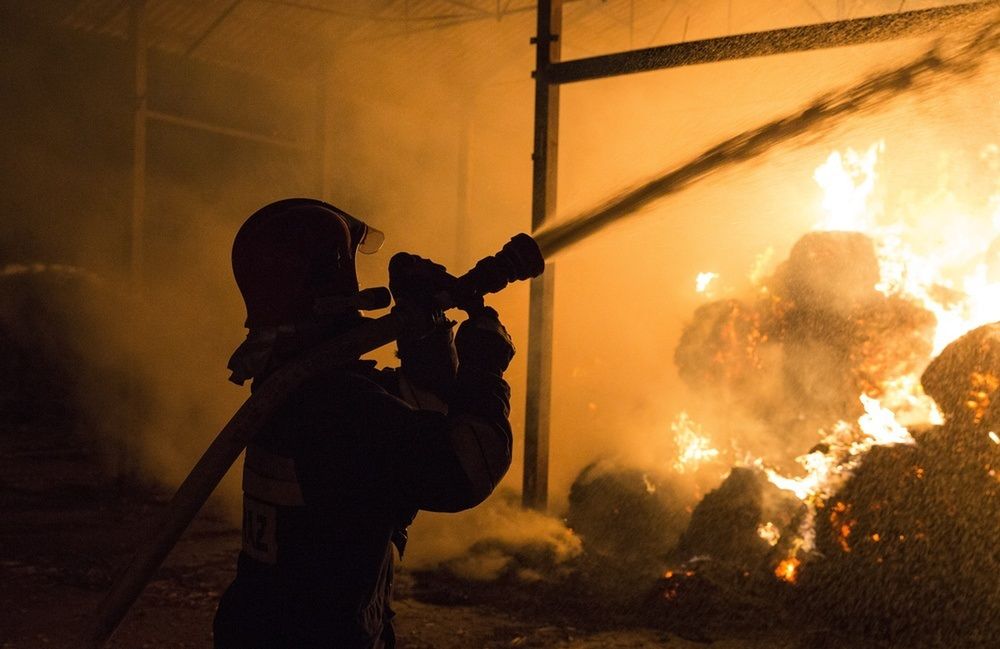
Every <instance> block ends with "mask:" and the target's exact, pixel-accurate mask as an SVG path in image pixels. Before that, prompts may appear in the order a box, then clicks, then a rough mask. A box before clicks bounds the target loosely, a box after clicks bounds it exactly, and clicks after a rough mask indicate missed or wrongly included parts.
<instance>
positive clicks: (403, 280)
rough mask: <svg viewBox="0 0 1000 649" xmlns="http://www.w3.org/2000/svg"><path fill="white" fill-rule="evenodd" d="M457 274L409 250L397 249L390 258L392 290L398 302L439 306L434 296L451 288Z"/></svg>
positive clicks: (425, 307)
mask: <svg viewBox="0 0 1000 649" xmlns="http://www.w3.org/2000/svg"><path fill="white" fill-rule="evenodd" d="M454 285H455V277H454V276H453V275H451V274H450V273H449V272H448V269H447V268H445V267H444V266H442V265H441V264H438V263H436V262H433V261H431V260H430V259H425V258H423V257H418V256H417V255H411V254H410V253H408V252H397V253H396V254H395V255H393V256H392V259H390V260H389V290H390V291H392V297H393V298H394V299H395V300H396V303H397V304H401V305H405V306H407V307H410V308H413V307H416V308H422V309H427V310H434V309H438V307H437V306H435V304H434V296H435V295H437V294H438V293H441V292H442V291H444V292H448V291H450V290H451V289H452V287H453V286H454Z"/></svg>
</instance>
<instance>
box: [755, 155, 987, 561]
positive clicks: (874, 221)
mask: <svg viewBox="0 0 1000 649" xmlns="http://www.w3.org/2000/svg"><path fill="white" fill-rule="evenodd" d="M884 151H885V142H884V141H882V140H879V141H877V142H875V143H873V144H872V145H870V146H869V147H868V148H867V149H865V150H864V151H863V152H858V151H855V150H853V149H847V150H846V151H844V152H843V153H841V152H838V151H834V152H833V153H831V154H830V155H829V157H828V158H827V159H826V161H825V162H823V163H822V164H821V165H820V166H819V167H817V169H816V171H815V173H814V175H813V177H814V179H815V180H816V181H817V183H819V185H820V186H821V187H822V189H823V191H824V196H823V200H822V205H823V207H824V209H825V210H826V212H827V214H826V215H825V216H824V217H823V218H822V219H820V220H819V221H818V222H817V223H816V225H815V227H814V229H817V230H849V231H860V232H864V233H865V234H867V235H869V236H871V237H872V239H873V240H874V241H875V245H876V253H877V255H878V261H879V269H880V280H879V283H878V284H877V285H876V287H875V288H876V289H877V290H879V291H881V292H882V293H883V294H885V295H887V296H888V295H897V296H899V297H902V298H904V299H908V300H912V301H914V302H916V303H917V304H920V305H921V306H923V307H924V308H926V309H928V310H929V311H931V312H932V313H933V314H934V315H935V316H936V318H937V327H936V330H935V334H934V352H933V353H934V354H938V353H940V351H941V350H942V349H943V348H944V347H945V346H946V345H947V344H948V343H950V342H952V341H953V340H955V339H956V338H958V337H959V336H961V335H963V334H965V333H966V332H968V331H970V330H972V329H974V328H976V327H978V326H981V325H983V324H986V323H988V322H994V321H997V320H1000V272H997V271H1000V252H996V250H993V249H992V248H1000V236H998V235H1000V147H998V146H997V145H995V144H990V145H988V146H986V147H984V148H983V150H982V152H981V154H980V157H981V159H982V160H983V161H985V162H986V163H987V166H988V168H989V170H990V171H991V172H992V173H995V174H997V176H996V184H995V186H996V188H997V191H996V192H995V193H994V194H993V195H992V196H991V197H990V199H989V200H988V201H986V203H985V210H986V211H985V212H979V213H976V211H975V210H974V209H971V208H968V207H965V206H964V205H963V203H962V202H961V201H959V200H958V199H957V198H956V197H955V196H954V195H952V194H951V193H950V192H948V191H945V190H939V191H936V192H932V193H931V195H930V198H929V199H926V200H923V201H916V202H914V201H911V202H910V204H908V205H907V206H906V207H907V211H906V212H905V213H901V214H898V215H894V216H895V217H896V218H895V219H894V220H893V219H891V218H890V219H888V220H889V221H890V222H889V223H888V224H885V223H884V221H886V218H884V217H886V214H885V213H884V207H883V206H882V205H873V204H872V198H873V196H874V195H875V190H876V181H877V180H878V162H879V157H880V156H881V155H882V154H883V153H884ZM890 216H892V215H890ZM942 223H944V224H947V227H948V235H947V236H942V234H941V224H942ZM991 247H992V248H991ZM991 255H992V258H991ZM991 262H992V263H994V264H995V265H996V266H997V267H996V268H993V269H991V267H990V263H991ZM991 270H992V271H993V273H994V274H995V277H994V275H991ZM998 387H1000V377H996V376H993V375H992V374H988V373H978V374H974V375H973V376H971V377H970V390H969V393H968V398H967V404H966V405H967V406H968V408H969V409H970V410H972V411H973V414H974V417H975V418H976V419H977V421H978V419H980V418H981V417H982V416H983V413H985V412H986V409H987V408H988V407H989V405H990V402H989V399H990V394H992V393H993V392H994V391H995V390H996V389H997V388H998ZM873 394H877V395H878V396H879V398H878V399H876V398H874V396H871V395H869V394H862V395H860V397H859V398H860V400H861V404H862V406H863V407H864V411H865V412H864V414H863V415H862V416H861V417H859V418H858V421H857V423H856V424H855V425H852V424H849V423H847V422H844V421H840V422H837V423H836V424H835V425H833V426H832V428H831V429H830V430H829V431H828V432H824V431H821V436H822V442H821V444H820V446H819V447H818V448H819V449H821V450H815V451H813V452H811V453H808V454H806V455H803V456H801V457H799V458H796V461H797V462H798V463H799V464H800V465H801V466H802V467H803V469H804V475H802V476H799V477H786V476H783V475H781V474H779V473H777V472H776V471H774V470H773V469H770V468H767V467H764V466H763V464H762V463H761V462H760V461H759V460H758V461H757V462H756V464H757V465H758V466H759V467H760V468H762V469H764V471H765V473H766V474H767V476H768V478H769V479H770V480H771V482H772V483H774V484H775V485H776V486H778V487H779V488H781V489H785V490H788V491H791V492H792V493H794V494H795V495H796V496H797V497H798V498H799V499H800V500H802V501H803V502H804V503H806V504H807V505H808V512H807V516H806V520H805V522H804V523H803V524H802V527H801V528H800V529H799V531H798V534H799V537H800V540H801V547H802V548H803V549H805V550H810V549H812V541H813V539H814V529H813V522H814V521H815V516H816V510H817V509H818V508H820V507H823V505H824V503H825V502H826V501H827V500H828V499H829V498H830V497H831V496H832V494H833V493H835V492H836V490H837V489H838V488H839V487H840V485H842V484H843V482H844V481H845V480H846V479H847V478H848V477H849V476H850V475H851V473H852V472H853V471H854V469H855V468H857V466H858V465H859V464H860V462H861V461H862V459H863V457H864V455H865V454H866V453H867V452H868V451H870V450H871V449H872V448H873V447H875V446H887V445H894V444H912V443H913V438H912V437H911V436H910V433H909V431H908V429H907V425H915V424H922V423H930V424H935V425H937V424H941V423H943V418H942V416H941V413H940V411H939V410H938V408H937V406H936V405H935V404H934V402H933V401H932V400H931V399H930V398H929V397H927V396H926V395H925V394H924V393H923V390H922V389H921V387H920V379H919V373H918V372H915V373H913V374H907V375H903V376H898V377H894V378H892V379H890V380H888V381H885V382H884V383H883V384H882V385H879V386H874V390H873ZM903 422H905V424H904V423H903ZM990 439H991V440H993V441H994V442H995V443H997V444H1000V435H997V434H996V433H993V432H991V433H990ZM919 471H920V472H921V474H922V471H923V470H922V469H919ZM918 477H920V476H918ZM829 516H830V521H831V523H832V524H833V528H834V529H836V530H838V531H839V542H840V545H841V548H842V549H843V550H844V551H845V552H850V551H851V530H852V528H853V525H854V523H855V522H856V521H855V520H854V519H853V518H851V517H850V508H849V505H845V504H844V503H837V504H836V505H835V506H834V507H833V508H831V509H830V512H829ZM873 540H875V541H878V540H879V539H877V538H874V537H873ZM789 561H791V560H790V559H789V560H786V561H785V562H782V564H780V565H779V566H778V569H777V570H776V571H775V574H776V575H777V576H778V577H779V578H782V579H786V578H789V577H791V578H789V579H788V580H789V581H794V574H795V568H796V567H797V566H798V563H797V562H796V563H794V564H792V563H788V562H789Z"/></svg>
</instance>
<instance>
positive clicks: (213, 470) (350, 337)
mask: <svg viewBox="0 0 1000 649" xmlns="http://www.w3.org/2000/svg"><path fill="white" fill-rule="evenodd" d="M544 269H545V260H544V259H543V257H542V253H541V251H540V250H539V248H538V245H537V244H536V243H535V240H534V239H532V238H531V237H530V236H528V235H527V234H518V235H516V236H515V237H513V238H512V239H511V240H510V241H509V242H507V244H505V245H504V246H503V248H502V249H501V250H500V252H498V253H496V254H495V255H492V256H489V257H485V258H483V259H481V260H479V261H478V262H477V263H476V265H475V266H474V267H473V268H472V270H470V271H469V272H468V273H466V274H465V275H462V276H461V277H459V278H458V280H457V282H456V283H455V287H456V288H455V289H454V290H453V292H452V293H440V294H438V295H437V296H436V298H435V299H436V302H437V303H438V306H440V307H441V308H442V309H447V308H452V307H455V306H458V305H461V304H467V303H470V302H472V301H473V300H475V299H477V298H480V297H482V296H483V295H485V294H487V293H496V292H498V291H500V290H502V289H503V288H504V287H506V286H507V285H508V284H510V283H511V282H514V281H518V280H525V279H531V278H533V277H537V276H538V275H540V274H541V273H542V271H543V270H544ZM406 326H407V320H406V315H405V313H402V312H399V311H398V310H396V309H393V310H392V311H390V312H389V313H388V314H387V315H384V316H382V317H380V318H376V319H374V320H370V321H367V322H366V323H365V324H363V325H360V326H358V327H357V328H355V329H353V330H351V331H349V332H347V333H346V334H344V335H341V336H338V337H337V338H335V339H333V340H331V341H329V342H326V343H324V344H323V345H321V346H319V347H317V348H316V349H315V350H314V351H313V352H311V353H309V354H307V355H305V356H304V357H302V358H301V359H298V360H295V361H292V362H291V363H289V364H288V365H286V366H284V367H282V368H281V369H279V370H278V371H276V372H274V374H272V375H271V376H270V377H268V378H267V380H265V381H264V382H263V383H262V384H261V385H260V386H258V387H256V388H255V389H254V392H253V394H252V395H251V396H250V397H249V398H248V399H247V400H246V401H245V402H244V403H243V405H242V406H240V408H239V409H238V410H237V411H236V413H235V414H234V415H233V416H232V418H231V419H230V420H229V422H228V423H227V424H226V425H225V426H224V427H223V429H222V430H221V431H220V432H219V434H218V435H217V436H216V437H215V440H214V441H213V442H212V443H211V445H210V446H209V447H208V449H207V450H206V451H205V452H204V454H202V456H201V458H200V459H199V460H198V462H197V464H195V466H194V468H193V469H192V470H191V473H190V474H188V476H187V478H185V479H184V482H183V483H181V486H180V487H179V488H178V489H177V492H176V493H175V494H174V497H173V498H172V499H171V501H170V503H169V504H168V505H167V507H166V509H165V511H164V512H163V518H162V520H161V522H160V526H159V528H158V529H157V532H156V534H155V535H153V536H152V537H151V538H150V539H149V540H148V541H147V542H146V543H144V544H143V545H142V546H141V547H140V548H139V549H138V551H137V552H136V553H135V555H134V557H133V558H132V562H131V563H130V564H129V565H128V567H127V568H126V569H125V570H124V571H123V572H122V573H121V574H120V575H119V577H118V579H117V580H116V581H115V583H114V584H113V585H112V588H111V590H110V591H109V592H108V594H107V595H106V596H105V597H104V600H103V601H102V602H101V604H100V606H99V607H98V609H97V613H96V616H95V618H96V619H95V622H94V625H93V627H92V628H91V631H90V634H89V636H88V638H87V645H86V646H88V647H92V648H94V649H100V648H101V647H103V646H104V645H105V644H106V643H107V641H108V640H109V639H110V638H111V636H112V634H113V633H114V632H115V630H116V629H117V628H118V625H119V624H120V623H121V621H122V619H123V618H124V617H125V615H126V614H127V613H128V611H129V609H130V608H131V607H132V604H133V603H134V602H135V600H136V599H137V598H138V597H139V595H140V594H141V593H142V591H143V589H144V588H145V587H146V584H147V583H149V580H150V579H151V578H152V577H153V575H154V574H155V573H156V571H157V570H158V569H159V567H160V565H161V564H162V563H163V561H164V559H166V557H167V555H168V554H170V551H171V550H172V549H173V547H174V546H175V545H176V544H177V541H178V539H180V537H181V535H182V534H183V533H184V530H186V529H187V527H188V525H190V524H191V521H192V520H193V519H194V517H195V515H197V513H198V511H199V510H200V509H201V507H202V505H204V504H205V501H207V500H208V497H209V496H210V495H211V494H212V492H213V491H214V490H215V488H216V486H218V484H219V482H220V481H221V480H222V478H223V476H225V474H226V472H228V471H229V469H230V468H231V467H232V465H233V463H234V462H236V459H237V458H238V457H239V455H240V453H242V452H243V449H245V448H246V446H247V444H248V443H249V442H250V441H252V440H253V438H254V435H255V434H256V433H257V432H258V430H259V429H260V428H261V426H262V425H263V423H264V422H265V421H266V420H267V418H268V416H269V415H270V414H272V413H273V412H274V411H275V410H276V409H277V407H278V406H279V405H280V404H281V403H282V401H283V400H284V399H285V397H287V396H288V395H289V394H290V393H291V392H292V391H294V390H295V389H296V388H297V387H299V386H300V385H302V384H303V383H304V382H305V381H307V380H308V379H309V378H311V377H313V376H316V375H318V374H319V373H320V372H323V371H324V370H327V369H329V368H331V367H336V366H337V365H341V364H343V363H346V362H349V361H351V360H353V359H356V358H358V357H359V356H361V355H363V354H365V353H368V352H370V351H372V350H375V349H377V348H379V347H381V346H383V345H387V344H389V343H391V342H392V341H394V340H396V339H397V338H398V337H399V335H400V334H401V333H402V332H403V331H405V328H406Z"/></svg>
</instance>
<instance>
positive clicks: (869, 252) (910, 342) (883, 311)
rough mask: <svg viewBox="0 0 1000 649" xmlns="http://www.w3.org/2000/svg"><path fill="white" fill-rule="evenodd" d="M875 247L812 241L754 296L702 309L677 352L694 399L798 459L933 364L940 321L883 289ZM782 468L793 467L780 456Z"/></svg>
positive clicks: (855, 236)
mask: <svg viewBox="0 0 1000 649" xmlns="http://www.w3.org/2000/svg"><path fill="white" fill-rule="evenodd" d="M878 281H879V267H878V261H877V259H876V257H875V249H874V245H873V243H872V240H871V239H870V238H869V237H867V236H866V235H864V234H861V233H856V232H811V233H809V234H807V235H805V236H804V237H802V238H801V239H800V240H799V241H798V242H797V243H796V244H795V246H794V247H793V248H792V251H791V254H790V256H789V258H788V260H786V261H785V262H783V263H782V264H780V265H779V267H778V269H777V271H776V272H775V274H774V275H773V276H772V277H771V278H769V279H768V280H766V281H765V282H763V283H762V285H761V286H760V288H759V291H758V292H757V294H756V295H753V296H751V297H749V298H742V299H737V298H731V299H726V300H720V301H716V302H712V303H709V304H707V305H704V306H702V307H700V308H699V309H698V310H697V311H695V313H694V316H693V318H692V321H691V323H690V324H688V325H687V326H686V327H685V329H684V332H683V334H682V336H681V340H680V343H679V344H678V346H677V348H676V350H675V353H674V362H675V363H676V365H677V368H678V372H679V373H680V376H681V378H682V379H683V380H684V382H685V383H686V384H687V385H688V386H689V387H690V388H692V389H693V390H694V391H695V393H696V395H698V396H699V397H700V398H703V399H704V400H705V401H706V402H708V403H711V404H712V407H713V408H717V407H719V406H720V405H721V406H723V407H725V408H728V409H733V410H735V411H736V412H737V413H741V414H743V415H745V416H747V417H749V418H751V419H753V420H756V421H758V422H760V423H762V424H764V425H765V426H766V427H767V429H768V430H770V431H773V432H774V434H775V435H776V437H777V438H779V439H780V441H781V442H782V444H780V446H781V447H783V448H785V449H791V452H792V453H793V454H795V455H798V454H799V453H801V451H802V449H803V448H804V447H805V448H808V446H810V445H811V444H812V441H814V439H815V431H816V430H817V429H819V428H821V427H823V426H828V425H829V424H830V423H832V422H834V421H837V420H840V419H847V420H849V419H854V418H856V417H857V416H858V415H860V414H861V409H860V405H859V403H858V398H857V397H858V394H861V393H864V394H869V395H879V394H880V393H881V390H882V387H883V386H884V385H885V384H886V382H887V381H889V380H890V379H893V378H895V377H898V376H903V375H905V374H908V373H910V372H915V371H918V370H919V368H921V367H923V366H924V365H926V363H927V361H928V360H929V356H930V353H931V350H932V343H933V333H934V328H935V325H936V320H935V318H934V315H933V314H932V313H931V312H930V311H927V310H926V309H924V308H923V307H922V306H920V305H918V304H916V303H914V302H910V301H908V300H906V299H904V298H902V297H900V296H897V295H889V296H886V295H884V294H882V293H880V292H879V291H876V290H875V286H876V284H877V283H878ZM774 459H775V460H776V461H781V460H788V459H790V458H787V457H785V458H774Z"/></svg>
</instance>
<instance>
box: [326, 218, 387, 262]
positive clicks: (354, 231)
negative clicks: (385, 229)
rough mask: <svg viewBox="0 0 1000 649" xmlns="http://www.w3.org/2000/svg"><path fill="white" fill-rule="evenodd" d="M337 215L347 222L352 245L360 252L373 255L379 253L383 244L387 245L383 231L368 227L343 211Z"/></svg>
mask: <svg viewBox="0 0 1000 649" xmlns="http://www.w3.org/2000/svg"><path fill="white" fill-rule="evenodd" d="M337 213H338V214H339V215H340V216H341V218H343V219H344V221H345V222H347V229H348V230H349V231H350V232H351V244H352V245H353V246H354V247H355V249H356V250H357V251H358V252H360V253H362V254H365V255H371V254H374V253H376V252H378V251H379V249H380V248H381V247H382V244H383V243H385V234H383V233H382V231H381V230H377V229H375V228H373V227H372V226H370V225H367V224H366V223H365V222H364V221H362V220H360V219H357V218H355V217H353V216H351V215H350V214H348V213H347V212H344V211H342V210H337Z"/></svg>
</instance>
